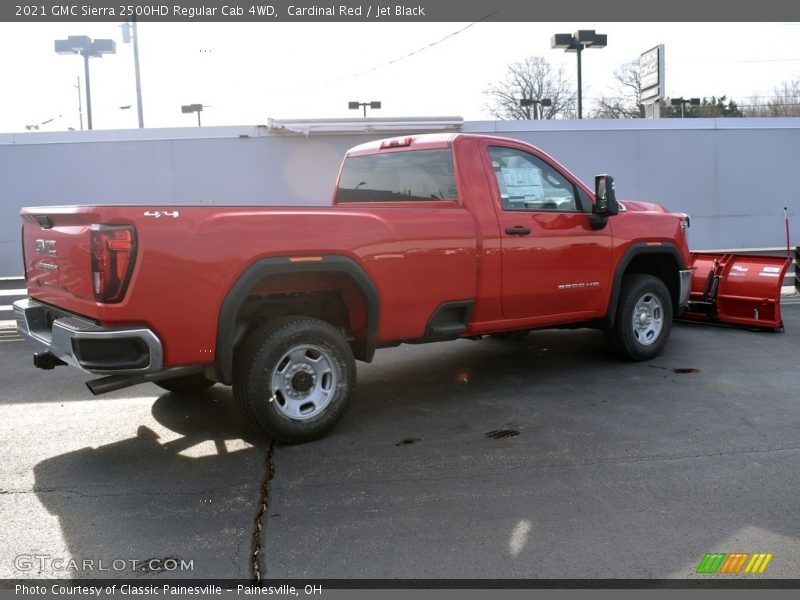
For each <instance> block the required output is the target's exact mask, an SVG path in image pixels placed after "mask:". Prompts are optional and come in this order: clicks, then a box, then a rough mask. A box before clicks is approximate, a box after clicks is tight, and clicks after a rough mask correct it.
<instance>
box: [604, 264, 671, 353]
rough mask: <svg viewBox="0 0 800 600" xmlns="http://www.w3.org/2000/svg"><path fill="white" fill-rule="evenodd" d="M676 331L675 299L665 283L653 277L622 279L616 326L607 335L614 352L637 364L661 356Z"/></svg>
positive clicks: (633, 276) (634, 276) (638, 275)
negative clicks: (673, 317) (674, 329)
mask: <svg viewBox="0 0 800 600" xmlns="http://www.w3.org/2000/svg"><path fill="white" fill-rule="evenodd" d="M671 330H672V298H671V297H670V295H669V290H668V289H667V286H666V285H664V282H663V281H661V280H660V279H659V278H658V277H654V276H652V275H640V274H636V275H628V276H626V277H624V278H623V280H622V291H621V293H620V298H619V304H618V305H617V314H616V318H615V320H614V326H613V327H612V328H611V329H609V330H608V331H607V332H606V337H607V339H608V341H609V344H610V346H611V350H612V351H613V352H614V354H616V355H617V356H619V357H621V358H624V359H627V360H633V361H642V360H649V359H651V358H654V357H656V356H658V355H659V353H660V352H661V350H663V348H664V345H665V344H666V343H667V339H669V334H670V331H671Z"/></svg>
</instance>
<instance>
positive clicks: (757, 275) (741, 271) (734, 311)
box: [679, 252, 791, 330]
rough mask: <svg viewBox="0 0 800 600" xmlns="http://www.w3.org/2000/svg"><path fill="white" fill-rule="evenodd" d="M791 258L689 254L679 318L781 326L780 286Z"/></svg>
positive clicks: (708, 253) (756, 325)
mask: <svg viewBox="0 0 800 600" xmlns="http://www.w3.org/2000/svg"><path fill="white" fill-rule="evenodd" d="M790 264H791V260H790V259H788V258H786V257H778V256H751V255H744V254H715V253H710V252H694V253H692V269H693V274H692V288H691V291H690V293H689V305H688V306H687V307H686V309H685V310H684V311H683V312H682V313H681V315H680V317H679V318H681V319H688V320H692V321H709V322H715V323H724V324H727V325H741V326H744V327H762V328H765V329H778V330H782V329H783V320H782V319H781V285H782V284H783V279H784V277H785V276H786V271H787V270H788V269H789V265H790Z"/></svg>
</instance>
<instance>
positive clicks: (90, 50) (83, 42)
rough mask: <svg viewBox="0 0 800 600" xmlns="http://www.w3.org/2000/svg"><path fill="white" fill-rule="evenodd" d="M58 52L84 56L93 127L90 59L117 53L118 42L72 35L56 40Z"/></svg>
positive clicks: (87, 116)
mask: <svg viewBox="0 0 800 600" xmlns="http://www.w3.org/2000/svg"><path fill="white" fill-rule="evenodd" d="M55 49H56V53H57V54H80V55H81V56H82V57H83V68H84V79H85V80H86V118H87V121H88V124H89V129H91V128H92V92H91V85H90V83H89V59H90V58H91V57H93V56H94V57H97V58H102V57H103V54H115V53H116V51H117V44H116V42H114V40H92V38H90V37H89V36H88V35H71V36H69V37H68V38H67V39H65V40H56V43H55Z"/></svg>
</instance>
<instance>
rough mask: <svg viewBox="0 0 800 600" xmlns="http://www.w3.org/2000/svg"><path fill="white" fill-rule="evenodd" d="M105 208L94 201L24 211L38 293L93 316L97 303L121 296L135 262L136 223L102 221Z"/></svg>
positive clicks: (28, 264)
mask: <svg viewBox="0 0 800 600" xmlns="http://www.w3.org/2000/svg"><path fill="white" fill-rule="evenodd" d="M102 212H103V208H102V207H94V206H64V207H43V208H38V207H37V208H25V209H23V210H22V212H21V216H22V220H23V229H22V251H23V260H24V263H25V277H26V279H27V281H28V293H29V294H30V296H31V297H32V298H34V299H36V300H38V301H40V302H45V303H47V304H52V305H55V306H59V307H61V308H65V309H68V310H73V311H75V312H80V313H83V314H86V315H87V316H94V315H93V314H92V313H94V312H95V308H96V303H97V302H108V301H109V300H110V301H111V302H118V301H119V300H121V297H122V295H124V292H125V289H124V288H125V287H126V285H127V281H128V280H129V279H130V275H131V271H132V269H133V265H134V263H135V257H136V239H135V236H136V234H135V230H134V228H133V226H132V225H131V224H125V223H120V224H115V225H107V224H106V225H101V223H103V222H104V219H103V217H102V215H101V213H102ZM105 216H106V218H105V221H108V215H107V214H105Z"/></svg>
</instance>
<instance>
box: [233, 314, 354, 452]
mask: <svg viewBox="0 0 800 600" xmlns="http://www.w3.org/2000/svg"><path fill="white" fill-rule="evenodd" d="M355 373H356V367H355V359H354V358H353V352H352V350H351V348H350V345H349V344H348V343H347V340H346V339H345V338H344V336H343V335H342V333H341V332H340V331H339V330H338V329H336V328H335V327H333V326H332V325H330V324H328V323H326V322H324V321H320V320H319V319H313V318H310V317H297V316H294V317H283V318H281V319H276V320H274V321H271V322H269V323H267V324H265V325H262V326H261V327H259V328H257V329H255V330H254V331H253V332H252V333H251V334H250V335H249V337H248V338H247V339H246V340H245V342H244V344H243V345H242V347H241V349H240V350H239V351H238V352H237V355H236V364H235V368H234V378H233V393H234V396H235V398H236V401H237V404H238V406H239V408H240V410H241V411H242V413H243V415H244V416H245V417H246V418H247V419H248V420H250V421H251V422H253V423H254V424H255V425H256V426H257V427H258V428H259V429H261V430H262V431H263V432H265V433H266V434H268V435H269V436H271V437H272V438H274V439H277V440H279V441H282V442H285V443H290V444H296V443H301V442H308V441H311V440H314V439H317V438H319V437H321V436H322V435H324V434H325V433H327V432H328V431H329V430H330V429H332V428H333V427H334V426H335V425H336V424H337V423H338V422H339V420H340V419H341V418H342V417H343V416H344V413H345V410H346V409H347V405H348V403H349V400H350V394H351V392H352V390H353V388H354V387H355Z"/></svg>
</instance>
